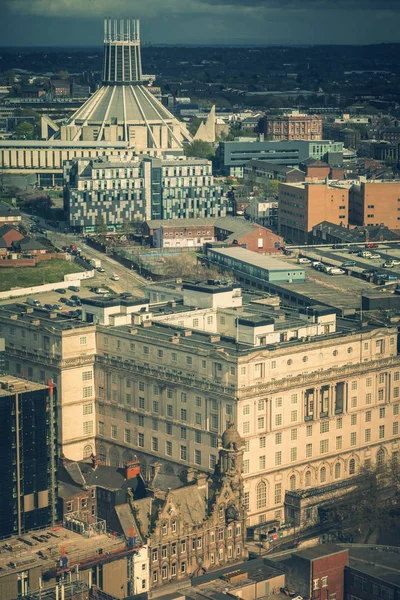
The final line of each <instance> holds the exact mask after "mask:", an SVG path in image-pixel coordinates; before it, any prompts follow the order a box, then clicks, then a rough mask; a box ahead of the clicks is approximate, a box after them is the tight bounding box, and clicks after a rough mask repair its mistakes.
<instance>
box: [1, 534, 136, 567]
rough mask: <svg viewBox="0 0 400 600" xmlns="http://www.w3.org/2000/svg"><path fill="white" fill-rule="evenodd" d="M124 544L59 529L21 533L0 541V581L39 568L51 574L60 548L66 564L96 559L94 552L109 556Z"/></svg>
mask: <svg viewBox="0 0 400 600" xmlns="http://www.w3.org/2000/svg"><path fill="white" fill-rule="evenodd" d="M125 546H126V545H125V540H122V539H121V538H117V537H114V536H111V535H107V534H97V535H94V536H93V537H89V538H88V537H85V536H83V535H80V534H78V533H75V532H73V531H70V530H69V529H65V528H64V527H61V526H56V527H51V528H50V527H49V528H46V529H42V530H38V531H32V532H31V533H25V534H24V535H22V536H18V537H17V536H13V537H11V538H8V539H7V540H4V542H3V543H1V545H0V578H1V577H3V576H5V575H9V574H10V573H17V572H18V571H23V570H25V569H26V568H27V567H29V568H32V567H35V566H38V567H40V568H41V569H42V570H43V571H44V572H46V571H50V570H53V569H54V567H55V564H58V562H59V560H60V558H61V556H62V548H65V554H66V557H67V558H68V564H69V565H71V564H76V562H77V561H79V560H84V559H88V558H90V557H98V549H99V548H103V552H104V553H105V551H108V552H110V553H113V552H114V551H116V550H117V549H119V548H124V549H125Z"/></svg>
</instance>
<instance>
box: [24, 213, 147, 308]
mask: <svg viewBox="0 0 400 600" xmlns="http://www.w3.org/2000/svg"><path fill="white" fill-rule="evenodd" d="M23 221H24V224H25V225H27V224H29V225H32V224H33V223H32V221H31V219H30V218H29V215H26V214H24V215H23ZM37 225H38V227H40V228H43V229H44V230H45V231H46V237H47V238H48V239H49V240H51V242H52V243H53V244H54V245H55V246H57V247H58V248H62V246H70V245H71V244H75V245H76V246H78V247H79V248H81V250H82V255H83V256H86V258H88V259H90V258H98V259H100V260H101V266H102V267H103V268H104V269H105V273H99V272H98V271H96V270H95V275H94V277H93V278H92V279H89V280H87V281H86V282H85V281H83V282H82V283H83V285H85V283H87V284H88V285H90V287H105V286H106V287H108V288H110V289H111V290H112V291H113V292H115V293H117V294H121V293H122V292H130V293H131V294H133V295H134V296H140V297H144V295H145V292H144V286H145V285H146V283H148V281H147V280H146V279H145V278H143V277H141V276H140V275H139V274H138V273H135V272H133V271H130V270H129V269H128V268H126V267H124V266H123V265H121V264H120V263H119V262H117V261H116V260H114V259H113V258H111V257H110V256H107V255H106V254H103V253H102V252H99V251H98V250H95V249H94V248H91V247H90V246H88V245H87V244H86V243H85V240H84V238H82V237H79V236H78V235H75V234H73V233H60V232H59V231H57V230H56V229H53V228H52V227H50V226H49V225H47V224H46V223H45V220H44V219H40V220H39V222H38V223H37ZM114 274H115V275H118V277H119V281H113V280H112V279H111V277H112V276H113V275H114Z"/></svg>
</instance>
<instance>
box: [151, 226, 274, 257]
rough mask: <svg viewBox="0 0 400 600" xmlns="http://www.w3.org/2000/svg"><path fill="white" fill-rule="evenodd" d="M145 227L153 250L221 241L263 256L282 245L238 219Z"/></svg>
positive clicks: (267, 232) (266, 231) (263, 229)
mask: <svg viewBox="0 0 400 600" xmlns="http://www.w3.org/2000/svg"><path fill="white" fill-rule="evenodd" d="M146 227H147V231H148V234H149V235H150V237H151V238H152V245H153V246H154V247H155V248H190V247H201V246H204V244H206V243H212V242H224V243H225V244H226V245H235V246H236V245H240V246H243V247H246V248H247V249H248V250H252V251H253V252H260V253H263V254H264V253H274V252H278V251H279V248H280V247H282V246H283V239H282V237H281V236H279V235H277V234H275V233H273V232H272V231H271V230H270V229H267V228H266V227H263V226H262V225H258V224H257V223H251V222H249V221H247V220H246V219H243V218H240V217H221V218H216V219H212V218H207V219H171V220H167V221H163V220H160V221H158V220H154V221H148V222H147V223H146Z"/></svg>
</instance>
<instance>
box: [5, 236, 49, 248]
mask: <svg viewBox="0 0 400 600" xmlns="http://www.w3.org/2000/svg"><path fill="white" fill-rule="evenodd" d="M13 244H14V245H18V246H20V248H21V249H22V250H46V246H43V244H41V243H40V242H38V241H36V240H32V239H31V238H28V237H25V238H23V239H22V240H18V242H13Z"/></svg>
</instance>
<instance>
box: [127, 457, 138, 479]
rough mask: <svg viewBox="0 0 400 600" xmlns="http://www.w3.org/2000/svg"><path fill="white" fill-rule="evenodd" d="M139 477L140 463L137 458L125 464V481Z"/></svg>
mask: <svg viewBox="0 0 400 600" xmlns="http://www.w3.org/2000/svg"><path fill="white" fill-rule="evenodd" d="M138 475H140V462H139V459H138V457H137V456H135V457H134V458H132V459H131V460H128V461H126V463H125V479H133V478H134V477H137V476H138Z"/></svg>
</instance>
